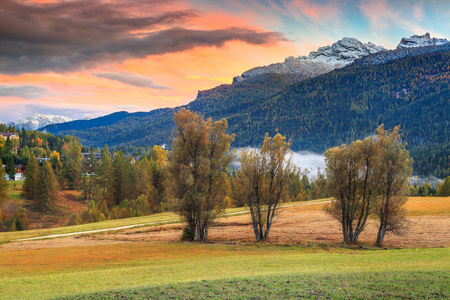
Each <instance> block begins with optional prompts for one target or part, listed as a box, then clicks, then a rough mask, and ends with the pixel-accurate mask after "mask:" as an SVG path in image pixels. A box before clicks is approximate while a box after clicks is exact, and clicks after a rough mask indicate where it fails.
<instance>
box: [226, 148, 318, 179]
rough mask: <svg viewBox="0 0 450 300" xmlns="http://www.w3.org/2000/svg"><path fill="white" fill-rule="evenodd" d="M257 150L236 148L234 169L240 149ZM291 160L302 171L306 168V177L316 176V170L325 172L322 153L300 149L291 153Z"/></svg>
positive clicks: (242, 149)
mask: <svg viewBox="0 0 450 300" xmlns="http://www.w3.org/2000/svg"><path fill="white" fill-rule="evenodd" d="M251 150H253V151H259V149H257V148H251V147H248V148H240V149H236V153H237V156H236V159H235V160H234V161H233V162H232V163H231V165H232V167H233V168H234V169H239V166H240V163H239V153H240V152H242V151H251ZM292 161H293V162H294V164H295V165H296V166H298V167H300V168H301V169H302V171H305V170H308V174H307V175H308V177H309V178H310V179H311V178H312V177H315V176H317V171H318V170H319V169H320V172H322V173H323V172H325V157H324V156H323V155H322V154H317V153H313V152H309V151H300V152H293V153H292Z"/></svg>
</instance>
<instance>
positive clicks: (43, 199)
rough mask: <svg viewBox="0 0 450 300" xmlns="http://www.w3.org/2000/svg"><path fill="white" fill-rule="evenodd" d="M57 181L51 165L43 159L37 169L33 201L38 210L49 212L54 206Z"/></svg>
mask: <svg viewBox="0 0 450 300" xmlns="http://www.w3.org/2000/svg"><path fill="white" fill-rule="evenodd" d="M57 188H58V185H57V182H56V177H55V174H54V173H53V169H52V166H51V165H50V163H49V162H48V161H44V163H43V164H42V166H41V167H40V170H39V177H38V180H37V188H36V195H35V203H36V207H37V209H38V210H40V211H43V212H51V211H54V210H55V208H56V197H57Z"/></svg>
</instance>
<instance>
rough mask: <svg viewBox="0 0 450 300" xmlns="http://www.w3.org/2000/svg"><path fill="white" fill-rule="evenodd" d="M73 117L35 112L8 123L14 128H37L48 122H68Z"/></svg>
mask: <svg viewBox="0 0 450 300" xmlns="http://www.w3.org/2000/svg"><path fill="white" fill-rule="evenodd" d="M70 121H73V119H71V118H68V117H63V116H51V115H41V114H35V115H34V116H31V117H26V118H23V119H20V120H17V121H16V122H10V123H9V124H10V125H13V126H15V127H16V128H25V129H26V130H29V129H31V130H37V129H39V128H42V127H44V126H47V125H49V124H59V123H64V122H70Z"/></svg>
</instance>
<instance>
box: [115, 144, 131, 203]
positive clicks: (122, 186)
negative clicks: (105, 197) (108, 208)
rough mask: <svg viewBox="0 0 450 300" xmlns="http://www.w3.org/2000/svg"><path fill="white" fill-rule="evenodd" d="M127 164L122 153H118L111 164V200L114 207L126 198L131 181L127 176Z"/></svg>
mask: <svg viewBox="0 0 450 300" xmlns="http://www.w3.org/2000/svg"><path fill="white" fill-rule="evenodd" d="M127 163H128V162H127V160H126V159H125V157H124V155H123V153H122V151H119V152H118V153H117V154H116V157H114V160H113V164H112V165H113V167H112V169H113V173H112V175H113V178H112V180H113V200H114V204H116V205H119V204H120V202H121V201H122V200H125V199H127V198H128V193H129V190H130V184H131V181H130V180H129V176H128V170H127Z"/></svg>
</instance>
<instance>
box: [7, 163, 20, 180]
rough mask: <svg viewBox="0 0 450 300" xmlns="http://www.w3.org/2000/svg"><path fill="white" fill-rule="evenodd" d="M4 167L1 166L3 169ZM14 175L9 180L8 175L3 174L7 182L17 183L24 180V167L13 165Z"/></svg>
mask: <svg viewBox="0 0 450 300" xmlns="http://www.w3.org/2000/svg"><path fill="white" fill-rule="evenodd" d="M5 167H6V166H5V165H3V168H5ZM14 167H15V169H16V174H14V176H13V177H12V178H9V175H8V174H5V178H6V180H8V181H19V180H25V167H24V166H22V165H15V166H14Z"/></svg>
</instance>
